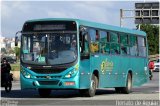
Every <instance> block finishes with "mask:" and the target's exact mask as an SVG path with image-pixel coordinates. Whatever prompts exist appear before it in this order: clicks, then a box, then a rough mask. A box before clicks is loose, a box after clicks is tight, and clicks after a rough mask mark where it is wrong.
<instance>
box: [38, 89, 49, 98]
mask: <svg viewBox="0 0 160 106" xmlns="http://www.w3.org/2000/svg"><path fill="white" fill-rule="evenodd" d="M38 92H39V95H40V97H49V96H50V94H51V89H38Z"/></svg>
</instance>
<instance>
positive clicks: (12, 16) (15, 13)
mask: <svg viewBox="0 0 160 106" xmlns="http://www.w3.org/2000/svg"><path fill="white" fill-rule="evenodd" d="M139 1H140V2H144V0H139ZM139 1H138V2H139ZM155 1H156V0H155ZM135 2H136V1H133V0H130V1H115V0H113V1H104V0H102V1H98V0H97V1H91V0H88V1H83V0H82V1H78V0H75V1H62V0H59V1H50V0H49V1H31V0H29V1H23V0H22V1H6V0H5V1H4V0H2V2H1V6H0V7H1V28H0V29H1V34H0V35H1V36H4V37H9V38H11V37H14V36H15V33H16V32H17V31H20V30H22V26H23V24H24V22H25V21H27V20H31V19H40V18H78V19H83V20H88V21H93V22H99V23H104V24H109V25H114V26H120V9H121V8H122V9H134V5H135ZM129 15H130V14H129ZM123 24H124V25H123V26H124V27H126V28H130V29H133V28H135V24H134V19H124V20H123Z"/></svg>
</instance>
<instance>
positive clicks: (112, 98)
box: [1, 72, 160, 106]
mask: <svg viewBox="0 0 160 106" xmlns="http://www.w3.org/2000/svg"><path fill="white" fill-rule="evenodd" d="M132 91H133V92H132V93H130V94H120V93H116V92H115V90H114V89H112V88H107V89H98V90H97V92H96V95H95V96H94V97H81V96H80V94H79V92H78V91H76V90H53V91H52V94H51V96H50V97H49V98H41V97H40V96H39V94H38V91H36V90H20V83H19V81H13V88H12V91H11V92H10V93H6V92H5V90H4V88H1V105H4V106H11V105H12V106H13V105H14V106H17V105H18V106H19V105H37V106H44V105H77V106H78V105H113V106H114V105H119V106H124V105H126V106H127V105H128V106H131V105H132V106H134V105H135V106H137V105H141V106H158V105H160V104H159V103H160V102H159V72H154V73H153V80H151V81H149V82H148V83H146V84H144V85H143V86H141V87H136V88H133V89H132ZM152 102H153V103H152ZM137 103H138V104H137ZM151 103H152V104H151Z"/></svg>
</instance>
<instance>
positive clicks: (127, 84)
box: [121, 73, 132, 94]
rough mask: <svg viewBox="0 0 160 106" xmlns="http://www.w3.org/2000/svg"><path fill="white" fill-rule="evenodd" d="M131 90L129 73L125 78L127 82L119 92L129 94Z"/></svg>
mask: <svg viewBox="0 0 160 106" xmlns="http://www.w3.org/2000/svg"><path fill="white" fill-rule="evenodd" d="M131 89H132V77H131V74H130V73H129V74H128V76H127V82H126V87H122V89H121V92H122V93H125V94H129V93H131Z"/></svg>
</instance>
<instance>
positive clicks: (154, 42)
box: [141, 24, 159, 55]
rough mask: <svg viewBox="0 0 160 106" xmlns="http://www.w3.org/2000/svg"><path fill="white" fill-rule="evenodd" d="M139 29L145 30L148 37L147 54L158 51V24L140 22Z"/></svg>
mask: <svg viewBox="0 0 160 106" xmlns="http://www.w3.org/2000/svg"><path fill="white" fill-rule="evenodd" d="M141 30H142V31H144V32H146V34H147V39H148V49H149V55H154V54H158V53H159V26H156V25H150V24H142V25H141Z"/></svg>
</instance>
